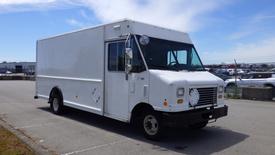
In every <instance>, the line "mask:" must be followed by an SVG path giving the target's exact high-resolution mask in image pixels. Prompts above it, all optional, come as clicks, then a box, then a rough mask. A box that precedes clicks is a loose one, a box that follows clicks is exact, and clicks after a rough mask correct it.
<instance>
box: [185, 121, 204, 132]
mask: <svg viewBox="0 0 275 155" xmlns="http://www.w3.org/2000/svg"><path fill="white" fill-rule="evenodd" d="M207 123H208V121H203V122H199V123H194V124H190V125H189V128H190V129H194V130H199V129H202V128H204V127H206V125H207Z"/></svg>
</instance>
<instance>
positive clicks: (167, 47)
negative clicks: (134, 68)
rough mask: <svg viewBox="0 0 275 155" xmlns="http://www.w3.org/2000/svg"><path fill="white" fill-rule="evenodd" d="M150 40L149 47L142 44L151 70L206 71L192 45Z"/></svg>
mask: <svg viewBox="0 0 275 155" xmlns="http://www.w3.org/2000/svg"><path fill="white" fill-rule="evenodd" d="M138 38H140V37H138ZM149 39H150V41H149V43H148V44H147V45H142V44H140V47H141V50H142V52H143V55H144V58H145V61H146V63H147V65H148V68H149V69H160V70H177V71H180V70H188V71H204V67H203V65H202V63H201V60H200V58H199V56H198V54H197V52H196V50H195V48H194V46H193V45H192V44H186V43H179V42H174V41H168V40H162V39H156V38H149Z"/></svg>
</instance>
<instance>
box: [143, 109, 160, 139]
mask: <svg viewBox="0 0 275 155" xmlns="http://www.w3.org/2000/svg"><path fill="white" fill-rule="evenodd" d="M142 130H143V134H144V136H145V137H146V138H147V139H151V140H158V139H160V138H161V136H162V130H163V129H162V122H161V117H160V115H159V114H158V113H156V112H154V111H148V112H145V113H144V115H143V117H142Z"/></svg>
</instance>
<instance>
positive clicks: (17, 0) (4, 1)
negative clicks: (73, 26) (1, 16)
mask: <svg viewBox="0 0 275 155" xmlns="http://www.w3.org/2000/svg"><path fill="white" fill-rule="evenodd" d="M55 1H56V0H44V1H41V0H1V1H0V5H19V4H39V3H52V2H55Z"/></svg>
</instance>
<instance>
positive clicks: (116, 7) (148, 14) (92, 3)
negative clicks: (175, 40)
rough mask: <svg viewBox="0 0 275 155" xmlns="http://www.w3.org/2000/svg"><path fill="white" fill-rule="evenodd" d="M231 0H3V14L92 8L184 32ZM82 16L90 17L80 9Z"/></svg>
mask: <svg viewBox="0 0 275 155" xmlns="http://www.w3.org/2000/svg"><path fill="white" fill-rule="evenodd" d="M226 1H229V0H208V1H207V2H205V1H203V0H192V1H190V0H0V13H6V12H18V11H33V10H34V11H36V10H43V9H60V8H64V7H69V6H77V5H81V6H86V7H88V8H90V9H91V10H92V11H93V12H94V13H95V15H96V17H97V19H98V20H99V21H101V22H104V23H105V22H111V21H114V20H118V19H123V18H130V19H133V20H138V21H142V22H146V23H151V24H156V25H160V26H164V27H169V28H173V29H178V30H182V31H188V32H190V31H195V30H198V29H199V28H201V27H203V26H204V25H205V24H207V23H205V17H207V15H209V13H211V12H213V11H215V10H217V9H219V8H221V6H223V5H225V4H226V3H227V2H226ZM81 16H82V17H83V18H86V19H87V18H88V17H87V14H86V13H85V12H83V11H82V12H81Z"/></svg>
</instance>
